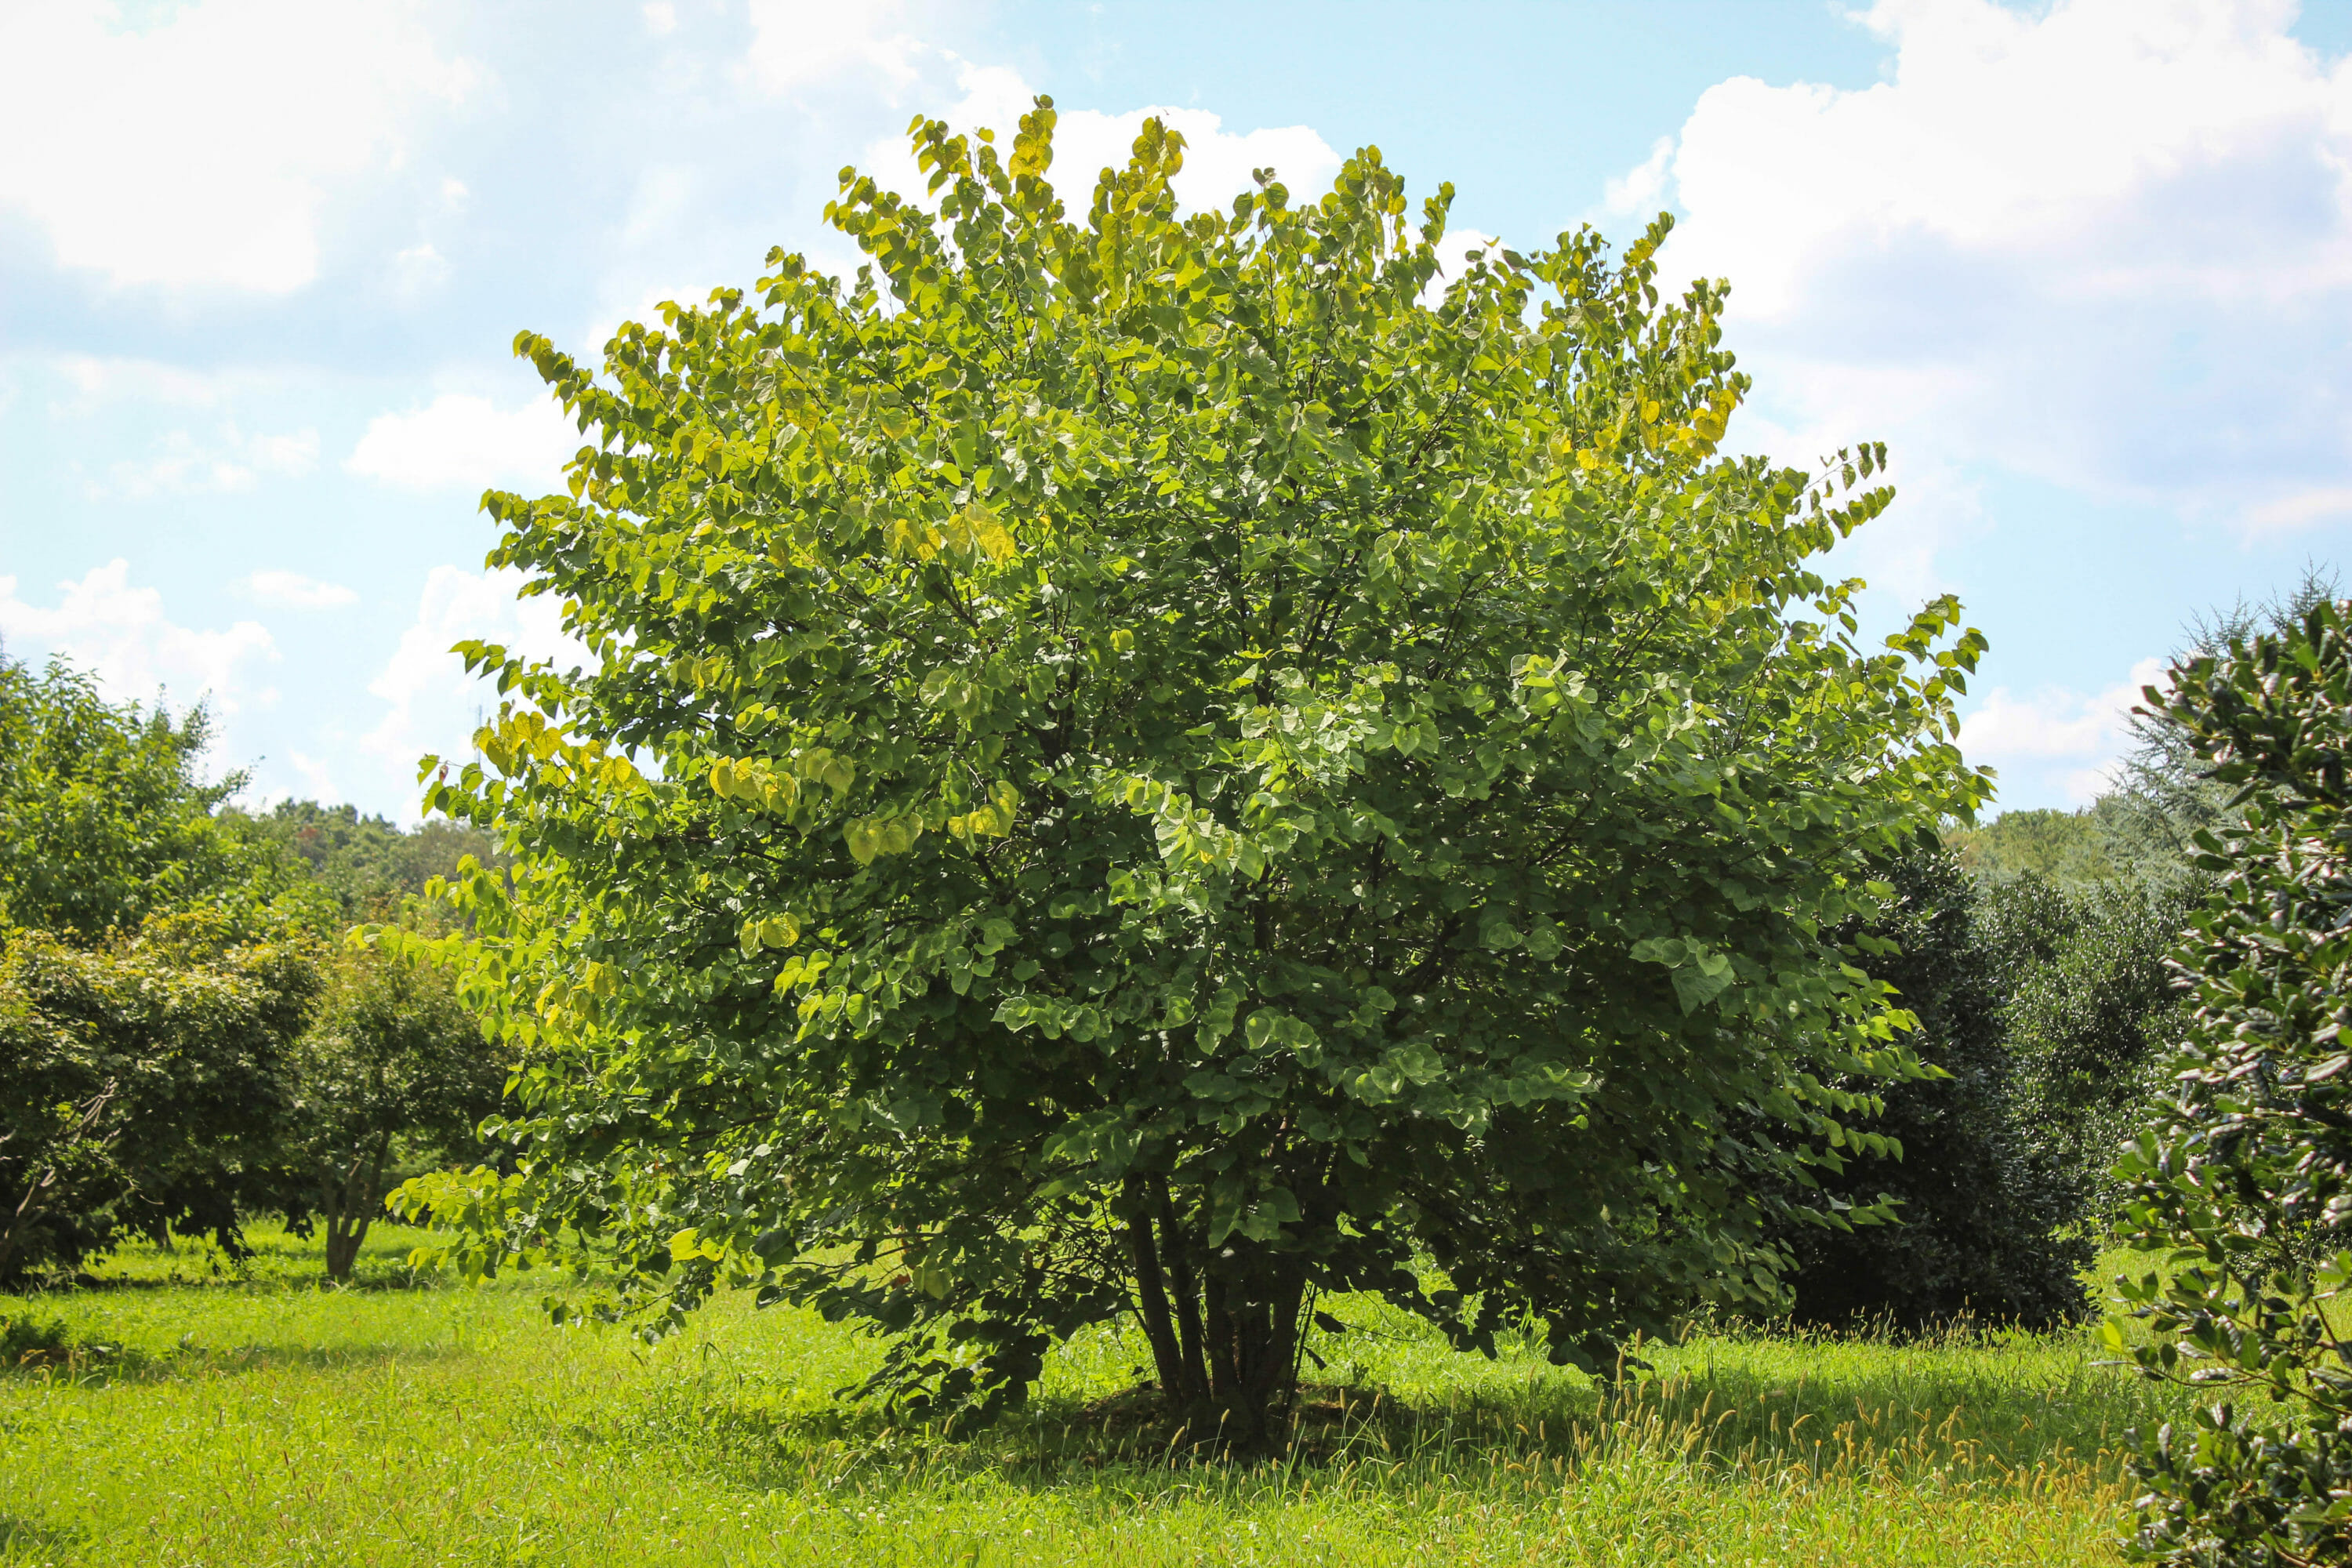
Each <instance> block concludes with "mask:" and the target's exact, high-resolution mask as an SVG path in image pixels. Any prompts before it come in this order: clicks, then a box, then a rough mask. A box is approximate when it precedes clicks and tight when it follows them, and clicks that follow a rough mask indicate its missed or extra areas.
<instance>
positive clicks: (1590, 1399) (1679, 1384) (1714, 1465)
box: [569, 1333, 2167, 1495]
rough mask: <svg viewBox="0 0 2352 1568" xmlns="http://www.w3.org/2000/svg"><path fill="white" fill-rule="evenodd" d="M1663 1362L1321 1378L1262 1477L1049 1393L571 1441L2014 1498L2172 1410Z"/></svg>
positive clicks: (1886, 1369) (798, 1412)
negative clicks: (1435, 1385) (956, 1412)
mask: <svg viewBox="0 0 2352 1568" xmlns="http://www.w3.org/2000/svg"><path fill="white" fill-rule="evenodd" d="M1657 1360H1658V1363H1659V1366H1658V1369H1657V1370H1656V1371H1655V1372H1654V1373H1649V1374H1646V1375H1642V1376H1638V1377H1627V1378H1625V1379H1623V1380H1622V1381H1618V1382H1614V1383H1611V1382H1606V1381H1594V1380H1589V1379H1586V1378H1584V1377H1582V1376H1581V1375H1580V1374H1576V1373H1566V1372H1562V1371H1560V1370H1559V1369H1556V1368H1552V1367H1549V1366H1548V1365H1546V1364H1544V1363H1542V1362H1540V1361H1538V1360H1533V1359H1511V1360H1506V1361H1504V1362H1502V1363H1499V1364H1498V1363H1473V1364H1472V1365H1470V1366H1468V1367H1465V1375H1464V1376H1463V1377H1462V1378H1461V1379H1460V1381H1458V1382H1456V1383H1454V1384H1451V1385H1450V1386H1448V1387H1446V1388H1444V1389H1441V1390H1439V1391H1437V1392H1434V1393H1432V1392H1430V1391H1427V1390H1425V1389H1424V1390H1413V1391H1408V1392H1403V1393H1400V1392H1399V1391H1397V1390H1395V1389H1393V1388H1391V1387H1390V1386H1387V1385H1384V1384H1378V1383H1374V1382H1370V1381H1369V1380H1364V1379H1358V1380H1354V1381H1349V1382H1342V1383H1312V1382H1310V1383H1309V1384H1307V1385H1306V1386H1304V1387H1303V1388H1302V1389H1301V1392H1300V1396H1299V1399H1298V1402H1297V1408H1296V1410H1295V1412H1294V1419H1293V1426H1292V1441H1291V1442H1290V1444H1289V1446H1288V1447H1287V1449H1286V1452H1284V1453H1282V1454H1281V1455H1279V1456H1276V1457H1272V1458H1249V1459H1244V1458H1232V1457H1224V1456H1221V1455H1220V1454H1219V1453H1218V1451H1217V1449H1216V1447H1215V1445H1214V1444H1213V1443H1202V1442H1201V1441H1199V1440H1198V1437H1199V1435H1198V1434H1194V1433H1191V1432H1187V1431H1184V1430H1182V1429H1180V1428H1178V1427H1177V1426H1175V1425H1174V1424H1173V1423H1171V1421H1170V1420H1169V1419H1167V1417H1166V1416H1165V1415H1164V1413H1163V1412H1162V1410H1161V1408H1160V1403H1159V1400H1158V1397H1157V1395H1156V1394H1155V1393H1153V1392H1152V1391H1151V1390H1150V1388H1148V1387H1141V1388H1136V1389H1130V1390H1128V1391H1126V1392H1124V1393H1121V1394H1115V1395H1112V1396H1110V1397H1108V1398H1103V1399H1096V1400H1092V1401H1080V1400H1076V1399H1070V1398H1063V1399H1050V1398H1041V1399H1039V1400H1037V1401H1035V1402H1034V1403H1033V1404H1032V1405H1029V1406H1027V1407H1025V1408H1024V1409H1022V1410H1019V1411H1016V1412H1014V1413H1013V1414H1012V1415H1009V1416H1007V1417H1006V1418H1005V1419H1003V1421H1001V1422H1000V1423H999V1424H998V1425H996V1426H993V1427H991V1428H988V1429H986V1430H984V1431H981V1432H978V1433H972V1434H966V1435H954V1434H942V1433H941V1432H940V1431H938V1430H936V1429H933V1428H927V1427H910V1426H897V1425H894V1424H893V1423H892V1422H891V1421H890V1420H889V1419H888V1417H887V1414H886V1413H885V1412H883V1411H881V1410H879V1409H877V1408H874V1407H871V1406H866V1405H846V1404H814V1405H813V1404H812V1403H811V1402H810V1401H809V1398H808V1395H807V1394H805V1393H804V1392H801V1391H795V1390H793V1389H791V1388H789V1387H787V1386H785V1385H783V1384H769V1385H762V1384H759V1383H756V1382H751V1381H747V1380H743V1379H740V1378H737V1377H732V1376H729V1375H724V1374H720V1375H704V1376H698V1377H695V1378H689V1379H685V1380H682V1381H680V1382H678V1383H677V1384H671V1385H669V1386H667V1387H666V1388H664V1389H662V1390H659V1391H657V1392H656V1394H655V1395H654V1396H653V1397H652V1398H651V1399H649V1400H648V1401H647V1402H646V1404H645V1405H641V1406H640V1407H638V1408H637V1409H635V1410H634V1411H631V1412H628V1413H626V1414H624V1415H618V1416H617V1417H616V1419H615V1420H614V1423H613V1424H612V1425H611V1426H607V1427H605V1428H604V1429H603V1430H600V1431H592V1430H591V1429H589V1428H587V1427H575V1428H573V1429H572V1432H571V1433H570V1434H569V1436H572V1438H573V1439H574V1440H580V1441H604V1440H613V1441H626V1442H632V1443H653V1444H658V1445H660V1446H663V1447H671V1448H673V1449H674V1450H675V1451H679V1452H684V1453H689V1454H692V1455H694V1456H695V1457H696V1462H698V1464H702V1465H705V1466H708V1467H709V1468H712V1469H714V1470H715V1471H718V1472H719V1473H722V1474H724V1475H725V1476H726V1477H727V1478H728V1479H730V1480H732V1481H734V1482H735V1483H737V1484H740V1485H742V1486H745V1487H747V1488H751V1489H777V1488H786V1489H795V1488H808V1487H811V1486H819V1487H822V1488H824V1489H828V1490H835V1491H838V1490H840V1489H844V1488H847V1489H851V1490H853V1491H855V1492H856V1493H857V1494H859V1495H868V1494H889V1493H894V1492H898V1491H901V1490H904V1489H909V1488H929V1487H935V1486H938V1485H940V1484H942V1483H950V1484H951V1483H953V1482H954V1481H956V1480H959V1479H976V1478H980V1477H983V1476H984V1477H986V1478H988V1479H992V1480H993V1481H994V1482H996V1483H998V1484H1008V1485H1012V1486H1015V1487H1019V1488H1023V1489H1034V1490H1039V1491H1048V1490H1055V1489H1062V1488H1066V1487H1069V1486H1073V1485H1076V1486H1080V1487H1088V1486H1094V1487H1099V1486H1101V1485H1104V1484H1107V1483H1108V1480H1109V1479H1111V1478H1113V1477H1118V1478H1120V1479H1121V1485H1122V1486H1124V1487H1126V1488H1128V1489H1133V1490H1135V1492H1136V1495H1142V1494H1143V1493H1162V1494H1164V1493H1168V1492H1171V1491H1181V1490H1184V1489H1189V1488H1199V1487H1202V1486H1207V1487H1210V1488H1211V1489H1216V1490H1220V1491H1224V1490H1230V1489H1236V1488H1238V1489H1244V1490H1254V1489H1262V1488H1264V1487H1266V1486H1289V1485H1294V1484H1297V1482H1298V1481H1299V1480H1300V1479H1301V1478H1308V1479H1312V1478H1314V1477H1318V1476H1320V1477H1324V1478H1329V1477H1331V1476H1333V1475H1334V1474H1341V1475H1345V1474H1352V1473H1354V1472H1356V1471H1358V1470H1367V1469H1368V1470H1370V1471H1377V1472H1380V1473H1384V1474H1387V1475H1389V1476H1391V1478H1393V1479H1402V1480H1404V1481H1407V1482H1411V1480H1412V1478H1413V1477H1416V1476H1419V1477H1424V1478H1436V1477H1444V1478H1447V1479H1448V1481H1449V1484H1452V1482H1453V1481H1454V1479H1457V1478H1458V1479H1460V1480H1461V1481H1464V1482H1468V1483H1470V1484H1481V1483H1478V1482H1476V1481H1475V1478H1478V1477H1486V1478H1488V1481H1489V1482H1490V1483H1491V1484H1496V1485H1502V1484H1514V1485H1516V1484H1524V1482H1525V1481H1526V1479H1528V1478H1529V1477H1537V1478H1540V1477H1543V1476H1556V1477H1558V1478H1559V1479H1561V1480H1563V1481H1565V1480H1567V1479H1572V1478H1574V1477H1577V1476H1579V1475H1580V1474H1585V1473H1589V1472H1592V1471H1596V1470H1599V1469H1602V1468H1610V1467H1622V1466H1625V1465H1642V1466H1659V1465H1664V1466H1667V1467H1671V1468H1674V1469H1675V1471H1676V1472H1677V1473H1679V1474H1682V1475H1684V1476H1685V1477H1687V1478H1689V1479H1696V1480H1719V1481H1723V1482H1726V1483H1731V1484H1750V1483H1754V1482H1758V1481H1764V1480H1769V1481H1773V1482H1776V1483H1786V1482H1799V1483H1803V1482H1807V1481H1812V1482H1850V1483H1858V1484H1900V1485H1906V1486H1916V1485H1918V1484H1921V1483H1923V1482H1927V1483H1931V1484H1933V1485H1936V1486H1938V1487H1942V1486H1948V1485H1955V1484H1957V1485H1962V1486H1970V1487H1978V1486H1987V1487H1995V1488H2004V1489H2006V1488H2013V1487H2029V1488H2030V1487H2032V1486H2035V1485H2038V1484H2040V1480H2039V1478H2046V1477H2049V1476H2054V1475H2063V1476H2066V1477H2069V1478H2073V1479H2078V1480H2086V1481H2095V1482H2105V1481H2108V1480H2111V1479H2113V1478H2114V1476H2115V1474H2116V1471H2117V1453H2116V1450H2117V1447H2118V1445H2119V1444H2120V1441H2121V1439H2122V1437H2123V1435H2124V1433H2125V1431H2126V1429H2127V1428H2129V1427H2132V1426H2139V1425H2143V1424H2145V1423H2147V1422H2148V1421H2150V1420H2151V1419H2162V1418H2163V1416H2164V1415H2165V1414H2166V1413H2167V1412H2166V1405H2165V1398H2166V1396H2165V1395H2164V1394H2163V1393H2162V1392H2161V1391H2159V1390H2157V1389H2154V1388H2152V1387H2151V1386H2150V1385H2148V1384H2145V1383H2142V1382H2140V1381H2138V1380H2137V1379H2136V1378H2135V1377H2133V1376H2131V1375H2130V1374H2129V1373H2126V1372H2125V1371H2123V1370H2121V1369H2117V1368H2113V1367H2108V1366H2104V1365H2101V1364H2099V1363H2097V1362H2096V1361H2095V1359H2094V1358H2093V1356H2092V1355H2091V1353H2090V1352H2089V1350H2088V1348H2087V1346H2086V1345H2085V1344H2084V1342H2082V1341H2080V1340H2078V1339H2075V1338H2074V1337H2071V1336H2066V1337H2055V1338H2042V1337H2037V1336H2031V1335H1983V1334H1972V1335H1968V1336H1965V1337H1962V1336H1954V1337H1952V1338H1951V1339H1949V1340H1948V1341H1946V1342H1922V1341H1919V1340H1916V1339H1913V1340H1911V1341H1908V1342H1888V1341H1885V1340H1874V1339H1869V1338H1860V1339H1855V1338H1842V1337H1839V1336H1833V1335H1825V1334H1818V1333H1816V1334H1802V1335H1792V1334H1780V1335H1754V1336H1748V1337H1733V1336H1717V1337H1714V1338H1711V1339H1709V1340H1706V1341H1700V1342H1693V1343H1689V1344H1685V1345H1683V1346H1679V1347H1675V1349H1674V1350H1673V1351H1671V1352H1661V1353H1660V1354H1659V1355H1658V1357H1657ZM1506 1478H1517V1479H1516V1480H1512V1481H1507V1480H1506Z"/></svg>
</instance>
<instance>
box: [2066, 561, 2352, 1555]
mask: <svg viewBox="0 0 2352 1568" xmlns="http://www.w3.org/2000/svg"><path fill="white" fill-rule="evenodd" d="M2148 696H2149V701H2150V707H2151V709H2152V710H2153V711H2154V712H2155V713H2156V714H2157V715H2158V717H2159V718H2160V719H2161V720H2162V721H2164V722H2165V723H2166V724H2167V725H2168V726H2171V727H2172V728H2173V730H2174V731H2175V732H2176V733H2178V734H2179V735H2180V736H2182V737H2185V738H2186V739H2187V740H2188V742H2189V745H2190V747H2191V748H2192V750H2193V753H2194V755H2195V757H2196V758H2197V759H2198V761H2199V763H2200V766H2201V767H2202V768H2203V769H2204V770H2205V771H2206V775H2207V777H2209V778H2210V780H2211V781H2212V782H2213V783H2214V784H2219V785H2221V786H2223V787H2224V788H2226V789H2231V790H2234V792H2235V793H2234V794H2233V795H2229V796H2227V797H2226V798H2225V799H2224V800H2223V801H2222V802H2221V804H2220V808H2219V809H2218V810H2217V811H2216V812H2215V813H2214V815H2213V818H2212V820H2213V821H2214V822H2215V823H2216V824H2217V825H2218V826H2219V832H2218V833H2217V832H2216V830H2215V829H2214V828H2211V827H2209V828H2205V829H2202V830H2200V833H2199V836H2198V837H2197V840H2196V843H2197V845H2198V847H2199V848H2200V850H2201V852H2202V853H2201V858H2200V868H2202V869H2204V870H2206V871H2208V872H2210V873H2211V874H2212V875H2214V876H2215V877H2217V878H2218V879H2219V884H2218V886H2217V888H2216V889H2214V891H2213V892H2212V894H2211V896H2210V899H2209V900H2208V901H2207V902H2206V904H2205V906H2204V908H2203V909H2202V910H2200V911H2199V913H2198V914H2197V915H2196V916H2195V920H2194V929H2193V931H2192V932H2191V933H2190V936H2189V940H2188V942H2186V944H2185V945H2184V946H2183V947H2182V948H2181V949H2180V950H2179V962H2180V963H2181V965H2182V967H2183V968H2184V970H2186V971H2187V972H2188V973H2190V974H2192V975H2193V976H2194V977H2195V980H2196V991H2195V1002H2196V1013H2195V1016H2194V1018H2193V1019H2192V1020H2191V1021H2190V1023H2189V1026H2188V1029H2187V1038H2186V1041H2185V1043H2184V1044H2183V1046H2182V1047H2181V1048H2180V1051H2179V1056H2178V1058H2177V1059H2176V1060H2175V1061H2174V1062H2173V1064H2172V1065H2173V1068H2174V1069H2175V1071H2176V1072H2177V1074H2178V1082H2179V1093H2178V1096H2177V1098H2176V1099H2175V1100H2174V1101H2173V1102H2172V1103H2171V1104H2170V1105H2169V1106H2168V1107H2167V1108H2166V1111H2165V1113H2164V1115H2163V1116H2162V1118H2161V1119H2160V1120H2159V1121H2158V1124H2157V1125H2156V1126H2155V1127H2154V1128H2153V1129H2151V1130H2150V1131H2147V1132H2146V1133H2144V1134H2143V1135H2142V1136H2141V1138H2140V1139H2139V1141H2138V1142H2137V1145H2136V1146H2135V1147H2134V1149H2133V1151H2132V1152H2130V1153H2129V1154H2128V1155H2127V1156H2126V1158H2125V1160H2124V1162H2123V1163H2122V1165H2121V1167H2120V1169H2119V1174H2120V1175H2121V1176H2122V1177H2123V1178H2124V1179H2125V1180H2126V1181H2127V1182H2129V1183H2130V1184H2131V1196H2132V1207H2131V1210H2130V1223H2129V1235H2130V1236H2131V1237H2132V1239H2134V1240H2135V1241H2137V1242H2138V1243H2139V1244H2140V1245H2141V1246H2143V1247H2165V1248H2169V1249H2171V1258H2172V1261H2173V1262H2174V1263H2175V1264H2176V1265H2178V1266H2179V1267H2177V1268H2176V1269H2175V1270H2174V1271H2173V1272H2172V1273H2171V1276H2170V1278H2169V1279H2167V1278H2165V1277H2164V1276H2163V1275H2162V1274H2159V1273H2157V1272H2154V1271H2151V1272H2149V1273H2147V1274H2146V1275H2145V1276H2143V1277H2142V1278H2140V1279H2126V1280H2124V1281H2122V1286H2123V1297H2124V1300H2125V1301H2126V1303H2128V1304H2129V1306H2130V1309H2131V1312H2132V1315H2133V1316H2135V1317H2137V1318H2138V1319H2140V1320H2141V1321H2143V1322H2145V1323H2146V1324H2147V1327H2148V1329H2149V1331H2150V1334H2151V1338H2150V1341H2149V1342H2147V1343H2146V1344H2144V1345H2141V1346H2138V1347H2136V1348H2134V1349H2132V1351H2131V1354H2132V1355H2133V1357H2134V1358H2135V1359H2136V1360H2137V1363H2139V1365H2140V1366H2141V1367H2142V1368H2143V1369H2144V1370H2145V1371H2146V1372H2147V1373H2148V1374H2149V1375H2151V1376H2154V1377H2158V1378H2162V1379H2166V1380H2168V1381H2178V1382H2182V1383H2186V1384H2191V1385H2194V1386H2195V1387H2197V1388H2198V1389H2200V1391H2202V1392H2204V1393H2207V1394H2210V1395H2212V1396H2214V1399H2213V1403H2211V1404H2210V1405H2202V1406H2200V1407H2199V1408H2198V1409H2197V1410H2196V1411H2195V1412H2194V1414H2193V1417H2192V1420H2191V1421H2190V1423H2189V1424H2188V1425H2187V1426H2186V1427H2182V1426H2174V1425H2167V1426H2163V1427H2162V1428H2160V1429H2159V1430H2158V1431H2156V1432H2154V1433H2152V1434H2147V1435H2146V1436H2145V1439H2144V1443H2143V1447H2142V1448H2141V1451H2140V1453H2139V1456H2138V1458H2137V1460H2136V1461H2135V1465H2136V1468H2137V1474H2138V1476H2139V1479H2140V1480H2141V1482H2142V1484H2143V1485H2144V1486H2145V1488H2146V1490H2145V1492H2144V1493H2143V1495H2142V1496H2141V1497H2140V1499H2139V1501H2138V1512H2139V1531H2138V1533H2137V1539H2136V1541H2135V1542H2134V1544H2135V1547H2136V1550H2137V1553H2138V1555H2140V1556H2141V1557H2142V1558H2144V1559H2147V1560H2153V1561H2158V1562H2163V1563H2179V1564H2183V1565H2188V1564H2198V1565H2200V1568H2209V1565H2219V1568H2241V1565H2242V1568H2254V1565H2257V1564H2260V1565H2263V1568H2269V1565H2272V1564H2278V1563H2342V1562H2346V1561H2347V1560H2352V1348H2348V1347H2352V1342H2347V1337H2346V1336H2347V1332H2352V1319H2347V1311H2352V1303H2347V1299H2346V1298H2347V1289H2352V1251H2346V1250H2343V1243H2344V1239H2345V1233H2346V1226H2347V1221H2352V1071H2347V1067H2352V1055H2347V1050H2346V1043H2347V1042H2346V1030H2347V1026H2352V918H2347V911H2352V778H2347V760H2352V633H2347V626H2346V621H2345V616H2344V612H2343V610H2342V609H2341V608H2340V607H2338V606H2336V605H2328V604H2324V603H2323V604H2319V605H2311V606H2307V607H2306V608H2305V613H2304V614H2303V615H2302V616H2301V617H2300V620H2299V622H2298V624H2296V625H2294V626H2292V627H2290V628H2288V629H2285V630H2282V631H2277V632H2270V633H2264V634H2262V635H2257V636H2253V637H2249V638H2246V639H2244V640H2242V641H2235V642H2232V643H2231V644H2230V645H2228V646H2227V647H2224V648H2222V649H2221V650H2219V651H2217V652H2214V653H2211V654H2207V655H2204V656H2201V657H2199V658H2193V659H2191V660H2189V662H2187V663H2186V664H2185V665H2183V666H2181V667H2179V668H2176V669H2175V670H2174V671H2173V679H2172V689H2171V691H2170V692H2169V694H2159V693H2158V692H2157V691H2156V690H2155V689H2153V688H2151V689H2150V690H2149V693H2148ZM2108 1333H2109V1337H2110V1340H2111V1342H2113V1343H2114V1344H2115V1345H2116V1347H2117V1348H2119V1349H2120V1348H2123V1347H2124V1345H2125V1340H2124V1337H2123V1335H2122V1333H2121V1332H2120V1331H2119V1329H2117V1328H2116V1327H2115V1326H2112V1325H2111V1326H2110V1328H2109V1330H2108Z"/></svg>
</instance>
